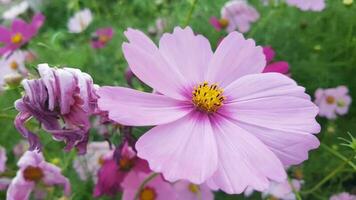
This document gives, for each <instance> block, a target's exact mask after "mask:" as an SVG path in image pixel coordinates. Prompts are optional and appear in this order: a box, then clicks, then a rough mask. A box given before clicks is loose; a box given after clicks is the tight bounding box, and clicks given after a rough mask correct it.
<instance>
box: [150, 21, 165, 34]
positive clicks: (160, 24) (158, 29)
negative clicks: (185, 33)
mask: <svg viewBox="0 0 356 200" xmlns="http://www.w3.org/2000/svg"><path fill="white" fill-rule="evenodd" d="M166 27H167V20H166V19H164V18H157V19H156V21H155V25H154V26H149V27H148V33H149V34H150V35H154V36H157V37H161V35H162V34H163V32H164V30H165V29H166Z"/></svg>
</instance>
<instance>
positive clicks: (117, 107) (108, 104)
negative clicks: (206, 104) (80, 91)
mask: <svg viewBox="0 0 356 200" xmlns="http://www.w3.org/2000/svg"><path fill="white" fill-rule="evenodd" d="M97 93H98V95H99V96H100V98H99V100H98V106H99V108H100V109H101V110H103V111H108V112H109V118H110V119H112V120H114V121H116V122H118V123H120V124H124V125H130V126H151V125H158V124H165V123H169V122H172V121H175V120H177V119H180V118H182V117H183V116H185V115H187V114H188V113H189V112H190V111H191V109H192V106H191V105H189V104H185V103H184V102H183V103H182V102H181V101H178V100H174V99H172V98H169V97H166V96H163V95H158V94H151V93H144V92H139V91H136V90H132V89H128V88H121V87H101V88H100V89H99V90H98V91H97Z"/></svg>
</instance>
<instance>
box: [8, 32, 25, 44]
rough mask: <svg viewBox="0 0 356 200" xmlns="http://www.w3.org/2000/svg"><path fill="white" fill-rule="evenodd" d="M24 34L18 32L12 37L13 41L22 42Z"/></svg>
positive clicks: (15, 42)
mask: <svg viewBox="0 0 356 200" xmlns="http://www.w3.org/2000/svg"><path fill="white" fill-rule="evenodd" d="M22 39H23V36H22V34H21V33H16V34H15V35H13V36H12V37H11V42H12V43H14V44H20V43H21V42H22Z"/></svg>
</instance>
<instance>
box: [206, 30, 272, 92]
mask: <svg viewBox="0 0 356 200" xmlns="http://www.w3.org/2000/svg"><path fill="white" fill-rule="evenodd" d="M265 66H266V59H265V56H264V54H263V52H262V48H261V47H259V46H257V47H256V45H255V42H254V41H253V40H251V39H248V40H246V39H245V38H244V37H243V35H242V34H240V33H237V32H232V33H230V34H229V35H228V36H227V37H225V38H224V40H223V41H222V42H221V43H220V45H219V46H218V48H217V50H216V52H215V54H214V56H213V58H212V60H211V62H210V65H209V67H208V74H207V80H208V81H211V82H212V83H218V84H219V86H221V87H226V86H227V85H229V84H230V83H232V82H233V81H235V80H236V79H238V78H240V77H242V76H244V75H247V74H255V73H261V72H262V71H263V68H264V67H265Z"/></svg>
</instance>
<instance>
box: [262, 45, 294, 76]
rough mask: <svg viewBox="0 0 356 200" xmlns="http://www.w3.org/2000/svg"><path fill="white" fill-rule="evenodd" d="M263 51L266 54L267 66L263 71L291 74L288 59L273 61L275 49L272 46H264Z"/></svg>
mask: <svg viewBox="0 0 356 200" xmlns="http://www.w3.org/2000/svg"><path fill="white" fill-rule="evenodd" d="M263 53H264V54H265V56H266V61H267V66H266V67H265V68H264V70H263V72H264V73H267V72H278V73H281V74H285V75H289V64H288V62H286V61H276V62H273V58H274V56H275V54H276V53H275V51H274V49H273V48H272V47H271V46H265V47H263Z"/></svg>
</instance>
